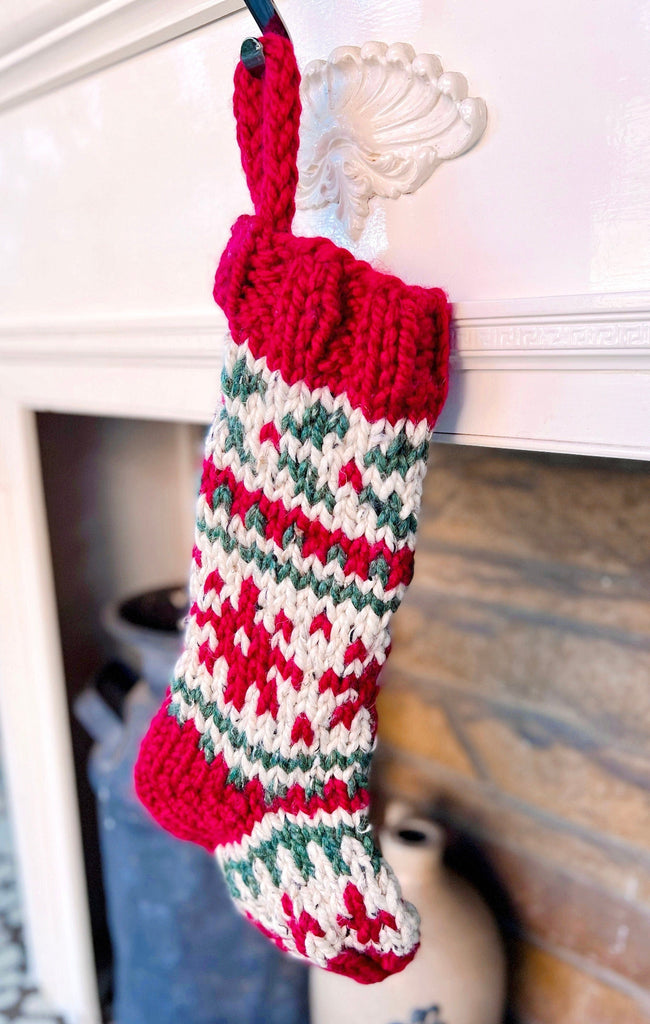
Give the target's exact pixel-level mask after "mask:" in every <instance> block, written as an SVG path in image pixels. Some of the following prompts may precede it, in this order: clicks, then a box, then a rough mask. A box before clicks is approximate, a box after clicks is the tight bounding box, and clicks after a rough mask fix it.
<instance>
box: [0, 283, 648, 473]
mask: <svg viewBox="0 0 650 1024" xmlns="http://www.w3.org/2000/svg"><path fill="white" fill-rule="evenodd" d="M454 313H455V319H454V352H453V357H452V381H451V386H450V394H449V399H448V401H447V404H446V405H445V408H444V410H443V413H442V415H441V417H440V419H439V421H438V424H437V428H436V434H437V437H438V438H439V439H440V440H446V441H453V442H457V443H467V444H477V445H489V446H492V447H503V448H522V449H530V450H546V451H559V452H579V453H582V454H587V455H608V456H612V457H618V458H637V459H650V417H649V416H648V415H647V410H648V409H650V293H641V294H631V293H627V294H624V295H595V296H551V297H548V298H546V297H540V298H530V299H513V300H508V301H505V300H499V301H491V302H460V303H457V304H456V305H455V307H454ZM225 330H226V328H225V321H224V318H223V316H222V314H221V313H220V312H219V311H218V310H217V309H216V308H215V309H214V310H209V309H206V311H205V312H203V311H202V312H189V313H178V314H168V315H164V316H160V315H151V316H149V315H146V314H140V315H133V316H124V315H121V316H115V317H112V318H108V317H105V318H102V319H98V318H90V317H76V318H73V317H65V318H64V317H53V318H51V319H40V320H38V321H31V322H29V321H22V322H16V321H14V322H11V323H10V322H8V321H5V322H4V323H3V322H2V320H0V397H2V396H3V395H5V396H7V397H9V398H12V399H14V400H16V399H17V400H19V401H20V402H22V403H23V404H24V405H26V406H27V407H29V408H31V409H49V410H53V411H59V412H71V413H82V414H97V415H106V416H126V417H134V418H146V419H161V420H177V421H186V422H192V423H207V422H209V420H210V419H211V417H212V414H213V411H214V409H215V406H216V403H217V401H218V391H219V375H220V369H221V353H222V346H223V339H224V336H225Z"/></svg>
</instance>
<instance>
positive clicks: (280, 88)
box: [233, 32, 300, 231]
mask: <svg viewBox="0 0 650 1024" xmlns="http://www.w3.org/2000/svg"><path fill="white" fill-rule="evenodd" d="M260 42H261V43H262V46H263V48H264V58H265V63H264V73H263V75H262V77H261V78H255V77H254V76H252V75H251V74H250V73H249V72H248V71H247V69H246V67H245V66H244V64H243V63H242V62H241V61H240V62H239V64H238V65H237V69H236V71H235V95H234V104H233V106H234V112H235V119H236V121H237V141H238V143H239V148H240V150H241V156H242V166H243V168H244V172H245V174H246V180H247V182H248V188H249V190H250V194H251V197H252V199H253V203H254V205H255V212H256V214H258V216H259V217H260V218H262V219H263V220H264V221H265V222H267V223H268V225H269V226H272V227H274V228H276V229H278V230H281V231H288V230H289V229H290V228H291V222H292V220H293V215H294V213H295V210H296V202H295V197H296V188H297V185H298V169H297V165H296V158H297V154H298V131H299V127H300V75H299V73H298V67H297V65H296V58H295V54H294V52H293V46H292V44H291V42H290V41H289V40H288V39H285V38H283V37H282V36H280V35H277V34H276V33H274V32H269V33H267V34H266V35H264V36H262V38H261V40H260Z"/></svg>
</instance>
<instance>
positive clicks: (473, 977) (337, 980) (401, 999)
mask: <svg viewBox="0 0 650 1024" xmlns="http://www.w3.org/2000/svg"><path fill="white" fill-rule="evenodd" d="M392 817H393V824H392V825H391V826H390V827H388V828H385V829H383V830H382V831H381V832H380V834H379V838H380V843H381V848H382V852H383V855H384V857H385V858H386V860H387V861H388V863H389V864H390V865H391V867H392V868H393V870H394V872H395V874H396V875H397V877H398V879H399V881H400V885H401V888H402V893H403V894H404V896H405V897H406V899H408V900H410V901H411V903H414V904H415V906H416V907H417V909H418V911H419V913H420V918H421V921H422V934H421V945H420V949H419V950H418V952H417V954H416V956H415V959H414V960H413V961H412V962H411V963H410V964H409V966H408V967H407V968H406V969H405V970H404V971H402V972H401V973H400V974H396V975H393V976H392V977H390V978H387V979H386V980H385V981H382V982H380V983H378V984H376V985H360V984H358V983H357V982H355V981H351V980H350V979H348V978H343V977H341V976H340V975H337V974H332V973H329V972H327V971H323V970H320V969H318V968H313V969H312V971H311V976H310V1008H311V1024H501V1021H502V1020H503V1013H504V1004H505V988H506V967H505V956H504V951H503V947H502V944H501V940H500V937H499V934H498V931H497V928H496V925H495V923H494V921H493V919H492V916H491V914H490V913H489V911H488V909H487V907H486V905H485V903H484V902H483V900H482V899H481V898H480V897H479V895H478V894H477V893H476V892H475V890H474V889H472V887H471V886H470V885H468V883H467V882H465V881H463V880H462V879H461V878H459V877H458V876H457V875H455V874H453V873H452V872H451V871H448V870H447V869H446V868H445V867H443V864H442V854H443V848H444V834H443V831H442V829H441V828H440V827H439V826H437V825H435V824H434V823H433V822H430V821H427V820H424V819H420V818H407V819H401V820H400V821H398V822H397V823H394V816H392ZM389 820H390V819H389Z"/></svg>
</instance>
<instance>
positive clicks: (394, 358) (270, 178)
mask: <svg viewBox="0 0 650 1024" xmlns="http://www.w3.org/2000/svg"><path fill="white" fill-rule="evenodd" d="M262 43H263V46H264V53H265V55H266V58H267V59H266V67H265V74H264V77H263V78H261V79H257V78H253V77H252V76H251V75H250V74H249V73H248V72H247V71H246V70H245V68H244V67H243V65H241V64H240V65H239V66H238V68H237V72H236V74H235V115H236V118H237V139H238V142H239V146H240V149H241V154H242V164H243V167H244V171H245V173H246V178H247V181H248V185H249V188H250V192H251V195H252V197H253V202H254V206H255V216H253V217H251V216H243V217H240V218H239V219H238V220H237V222H236V223H235V225H234V227H233V229H232V237H231V240H230V242H229V244H228V246H227V248H226V250H225V252H224V254H223V256H222V258H221V261H220V263H219V267H218V270H217V274H216V278H215V285H214V298H215V300H216V301H217V302H218V303H219V305H220V306H221V307H222V309H223V310H224V312H225V314H226V316H227V318H228V324H229V326H230V331H231V333H232V336H233V338H234V339H235V341H238V342H241V341H247V343H248V345H249V347H250V349H251V350H252V352H253V353H254V355H255V356H264V358H265V359H266V362H267V364H268V366H269V367H270V368H271V369H272V370H279V371H280V373H281V374H282V377H283V378H284V380H285V381H287V383H289V384H295V383H297V382H298V381H304V382H305V383H306V384H307V385H308V386H309V388H310V389H311V390H313V389H314V388H318V387H327V388H329V389H330V390H331V391H333V392H334V393H335V394H341V393H343V392H345V393H346V394H347V396H348V398H349V400H350V402H351V403H352V404H353V405H356V406H358V407H359V408H361V409H362V411H363V413H364V415H365V416H366V418H367V419H370V420H376V419H380V418H382V417H386V418H387V419H388V420H389V422H390V423H392V424H395V423H397V422H398V421H399V420H400V419H402V418H404V417H408V418H409V419H412V420H421V419H423V418H425V417H426V419H427V421H428V422H429V423H430V424H431V425H433V423H434V422H435V420H436V417H437V415H438V413H439V411H440V409H441V408H442V405H443V403H444V400H445V398H446V395H447V387H448V379H447V364H448V357H449V343H448V336H449V307H448V304H447V298H446V296H445V294H444V292H443V291H441V290H440V289H438V288H418V287H414V286H412V285H405V284H404V283H403V282H402V281H400V279H399V278H397V277H392V276H390V275H388V274H382V273H380V272H379V271H377V270H374V269H373V268H372V267H371V266H370V265H369V264H367V263H363V262H362V261H360V260H357V259H355V258H354V257H353V256H352V255H351V253H349V252H347V251H346V250H345V249H340V248H338V247H337V246H336V245H334V244H333V243H332V242H331V241H329V239H326V238H300V237H296V236H295V235H293V234H292V233H291V222H292V220H293V215H294V212H295V189H296V185H297V182H298V172H297V167H296V155H297V152H298V129H299V122H300V103H299V100H298V85H297V83H298V81H299V76H298V70H297V67H296V62H295V57H294V53H293V48H292V46H291V43H290V42H289V41H288V40H286V39H283V38H282V37H280V36H276V35H273V34H270V35H268V36H264V38H263V39H262Z"/></svg>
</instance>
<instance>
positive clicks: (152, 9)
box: [0, 0, 244, 110]
mask: <svg viewBox="0 0 650 1024" xmlns="http://www.w3.org/2000/svg"><path fill="white" fill-rule="evenodd" d="M243 7H244V4H243V3H242V2H241V0H165V2H164V3H161V2H160V0H104V2H102V3H98V4H97V6H96V7H94V8H92V9H91V10H90V11H87V12H85V13H84V14H81V15H79V17H77V18H72V19H71V20H70V21H66V22H64V23H63V24H62V25H59V26H58V27H57V28H55V29H52V30H51V31H50V32H46V33H44V34H43V35H41V36H38V37H37V38H36V39H33V40H32V41H31V42H29V43H26V44H25V45H24V46H21V47H19V48H18V49H16V50H12V51H11V52H10V53H8V54H5V55H4V56H2V57H0V110H5V109H7V108H9V107H13V106H16V105H17V104H19V103H24V102H25V101H27V100H30V99H34V98H35V97H36V96H40V95H42V94H43V93H46V92H50V91H51V90H52V89H56V88H58V87H59V86H62V85H67V84H68V83H70V82H74V81H75V80H76V79H78V78H82V77H83V76H84V75H88V74H91V72H93V71H99V70H100V69H101V68H105V67H108V66H109V65H111V64H116V63H117V62H118V61H120V60H124V59H125V58H127V57H133V56H135V54H137V53H142V52H144V51H145V50H150V49H151V48H152V47H154V46H159V45H160V44H161V43H166V42H168V41H169V40H170V39H175V38H176V37H177V36H181V35H184V34H185V33H186V32H192V31H193V30H194V29H197V28H201V27H202V26H203V25H207V24H209V23H210V22H212V21H217V20H218V19H219V18H225V17H226V16H227V15H228V14H232V13H233V12H235V11H239V10H241V9H242V8H243Z"/></svg>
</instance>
